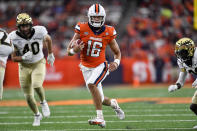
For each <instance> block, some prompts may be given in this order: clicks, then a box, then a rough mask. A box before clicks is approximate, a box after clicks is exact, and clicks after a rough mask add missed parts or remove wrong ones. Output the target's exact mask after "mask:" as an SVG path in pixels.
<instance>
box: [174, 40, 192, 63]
mask: <svg viewBox="0 0 197 131" xmlns="http://www.w3.org/2000/svg"><path fill="white" fill-rule="evenodd" d="M194 50H195V45H194V42H193V41H192V40H191V39H190V38H182V39H180V40H178V41H177V42H176V45H175V54H176V56H177V57H178V58H179V59H181V60H183V61H187V60H190V59H191V58H192V57H193V55H194Z"/></svg>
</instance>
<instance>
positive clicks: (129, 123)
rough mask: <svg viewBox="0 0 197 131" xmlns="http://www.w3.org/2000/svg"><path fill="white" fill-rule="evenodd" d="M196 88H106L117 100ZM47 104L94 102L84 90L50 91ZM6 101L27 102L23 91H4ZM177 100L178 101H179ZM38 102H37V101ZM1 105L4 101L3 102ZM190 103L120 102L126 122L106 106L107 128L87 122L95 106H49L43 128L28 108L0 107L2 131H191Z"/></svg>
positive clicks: (195, 121)
mask: <svg viewBox="0 0 197 131" xmlns="http://www.w3.org/2000/svg"><path fill="white" fill-rule="evenodd" d="M194 92H195V89H192V88H183V89H181V90H179V91H177V92H174V93H168V92H167V87H164V86H158V87H154V88H128V86H124V85H123V86H119V87H118V88H110V87H109V88H105V89H104V93H105V95H106V96H108V97H114V98H140V97H144V98H147V99H148V98H150V97H161V99H162V98H164V97H173V98H174V97H192V96H193V93H194ZM46 96H47V100H48V101H60V100H77V99H91V96H90V94H89V93H88V91H87V90H86V89H85V88H75V89H57V90H55V89H48V90H46ZM3 99H4V100H24V96H23V93H22V91H21V90H20V89H17V90H16V89H15V90H13V89H5V90H4V97H3ZM177 99H178V98H177ZM37 100H38V99H37ZM0 103H1V102H0ZM189 105H190V104H189V103H188V104H156V102H155V101H149V100H147V101H142V102H130V103H121V104H120V106H121V107H122V109H123V110H124V111H125V114H126V118H125V120H119V119H118V118H117V117H116V116H115V113H114V112H113V110H112V109H111V108H109V107H103V111H104V117H105V120H106V124H107V125H106V128H100V127H99V126H90V125H88V122H87V120H88V119H89V118H91V117H93V116H95V114H96V113H95V110H94V107H93V105H72V106H71V105H66V106H50V109H51V117H50V118H44V119H43V120H42V121H41V126H39V127H33V126H32V122H33V114H32V112H31V111H30V109H29V108H28V107H12V106H9V107H8V106H6V107H2V106H0V131H15V130H20V131H21V130H26V131H30V130H31V131H32V130H42V131H44V130H45V131H49V130H53V131H58V130H64V131H75V130H76V131H77V130H82V131H86V130H94V131H95V130H102V131H105V130H107V131H116V130H118V131H122V130H128V131H130V130H131V131H132V130H149V131H152V130H154V131H155V130H158V131H160V130H164V131H172V130H177V131H184V130H187V131H188V130H192V127H193V126H194V125H197V117H196V116H195V115H194V114H193V113H192V112H191V111H190V110H189Z"/></svg>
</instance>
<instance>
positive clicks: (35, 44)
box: [23, 42, 40, 55]
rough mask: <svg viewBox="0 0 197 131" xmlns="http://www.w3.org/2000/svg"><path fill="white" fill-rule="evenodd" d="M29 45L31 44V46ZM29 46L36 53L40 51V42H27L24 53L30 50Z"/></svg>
mask: <svg viewBox="0 0 197 131" xmlns="http://www.w3.org/2000/svg"><path fill="white" fill-rule="evenodd" d="M29 46H31V47H29ZM29 48H31V49H32V53H33V54H34V55H36V54H38V52H39V51H40V48H39V43H38V42H33V43H31V44H30V45H28V44H25V46H24V49H23V54H25V53H26V52H28V51H29V50H30V49H29Z"/></svg>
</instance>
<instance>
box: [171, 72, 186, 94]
mask: <svg viewBox="0 0 197 131" xmlns="http://www.w3.org/2000/svg"><path fill="white" fill-rule="evenodd" d="M186 77H187V72H186V70H185V68H181V71H180V73H179V78H178V80H177V81H176V84H175V85H170V86H169V88H168V91H169V92H173V91H176V90H178V89H181V87H183V85H184V83H185V80H186Z"/></svg>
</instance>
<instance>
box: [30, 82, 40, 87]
mask: <svg viewBox="0 0 197 131" xmlns="http://www.w3.org/2000/svg"><path fill="white" fill-rule="evenodd" d="M32 87H33V88H40V87H42V84H41V83H39V82H34V83H33V84H32Z"/></svg>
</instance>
